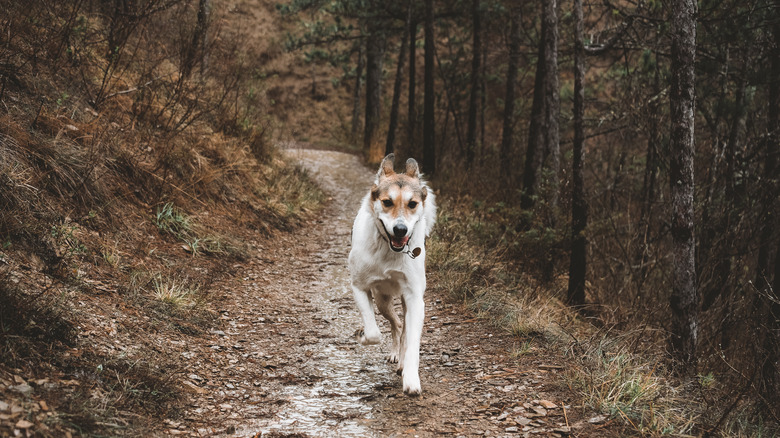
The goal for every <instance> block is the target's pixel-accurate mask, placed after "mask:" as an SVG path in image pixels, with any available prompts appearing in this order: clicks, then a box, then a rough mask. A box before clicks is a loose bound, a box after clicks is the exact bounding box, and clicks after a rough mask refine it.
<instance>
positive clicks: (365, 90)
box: [0, 0, 780, 432]
mask: <svg viewBox="0 0 780 438" xmlns="http://www.w3.org/2000/svg"><path fill="white" fill-rule="evenodd" d="M213 3H214V4H212V0H198V1H187V0H112V1H95V0H71V1H53V0H30V1H27V2H19V1H9V0H0V6H1V9H0V11H1V12H0V102H2V105H3V107H0V124H1V125H0V127H2V129H3V133H2V134H3V135H2V137H0V154H2V155H0V177H2V179H0V202H1V203H2V205H0V206H1V207H2V208H0V232H1V233H2V236H11V237H10V238H9V239H7V240H6V239H5V237H4V242H3V245H6V244H8V245H12V244H13V245H28V246H30V247H33V249H34V251H37V252H38V253H40V254H42V258H43V259H44V262H46V263H47V266H48V264H51V265H52V266H59V264H60V261H61V260H62V259H67V257H69V254H70V253H68V252H63V251H58V250H56V248H54V247H53V245H52V243H51V242H50V240H52V239H48V238H44V237H45V236H46V235H47V233H50V230H53V229H54V228H51V226H50V225H51V221H53V220H54V219H52V218H62V220H63V221H64V220H65V219H64V218H66V217H68V215H70V217H77V215H78V217H87V218H88V219H89V220H91V221H92V222H90V221H89V220H86V219H85V220H84V221H83V222H84V223H86V224H92V225H88V226H90V227H94V228H95V229H98V228H100V224H104V225H105V224H109V223H111V222H112V221H114V222H121V218H122V217H123V210H122V205H123V203H122V202H114V201H115V200H116V199H119V200H132V202H134V203H135V204H137V205H142V206H143V207H144V208H146V209H148V210H150V211H151V210H152V207H150V206H156V205H159V204H161V203H162V202H164V201H166V200H168V199H183V200H184V201H186V202H189V203H191V204H196V203H201V204H202V203H203V202H205V201H208V202H212V201H213V202H215V203H217V204H219V202H222V203H225V204H230V205H231V207H230V208H233V206H234V205H235V204H236V203H238V204H241V205H242V206H243V207H246V209H248V210H250V211H251V215H255V216H257V217H259V218H261V219H262V220H263V221H266V222H268V221H270V222H271V223H272V226H275V227H277V228H282V229H284V228H285V227H286V226H287V225H286V224H287V223H288V222H287V221H288V220H292V219H290V218H284V217H283V216H284V214H282V213H279V211H280V209H279V208H274V206H271V207H265V206H264V205H263V204H262V202H260V201H257V202H255V201H250V200H247V199H249V198H244V197H242V195H241V193H242V192H241V190H242V187H243V188H246V187H249V185H247V184H246V183H245V181H246V179H247V178H249V176H247V175H250V174H251V172H250V170H251V171H252V172H254V171H255V170H256V169H258V168H259V169H261V170H262V169H264V168H263V167H262V164H263V163H266V162H268V161H271V159H272V157H273V153H272V151H271V150H272V149H273V148H272V147H271V131H272V122H271V121H270V116H273V115H274V114H275V113H276V112H284V111H285V110H286V108H284V105H285V104H286V103H284V102H286V101H285V94H288V93H286V92H285V91H284V90H286V89H285V88H278V89H276V94H274V95H273V96H274V99H278V102H276V103H274V102H273V99H270V97H271V94H273V93H271V91H273V90H269V92H268V93H267V94H263V92H261V91H262V90H264V89H265V88H268V87H267V86H266V85H264V84H266V83H267V82H270V81H271V80H272V78H270V77H268V76H266V75H265V73H264V71H265V70H264V67H265V66H266V64H271V63H273V62H274V60H275V58H276V57H278V56H280V55H279V54H280V53H281V52H282V51H283V47H282V46H284V49H288V50H291V51H295V50H300V53H301V54H302V56H303V60H302V61H301V62H302V63H303V64H304V65H305V66H306V67H307V68H310V71H311V79H312V80H311V87H310V88H311V89H310V93H309V94H310V97H311V98H312V102H322V101H325V100H326V99H328V93H327V91H329V90H330V89H340V90H342V92H343V94H344V95H348V96H350V99H349V100H342V101H339V102H345V103H343V104H342V103H335V104H333V105H339V106H344V107H345V108H340V107H334V108H333V111H332V116H333V117H332V120H330V121H329V122H328V124H329V125H333V126H336V127H337V128H339V129H336V130H331V131H330V132H337V136H339V137H340V138H339V140H341V141H342V143H351V144H357V145H359V149H360V150H362V151H363V153H364V154H365V156H366V158H367V159H368V160H369V161H371V162H378V161H379V160H380V159H381V158H382V157H383V156H384V155H385V154H386V153H388V152H391V151H392V152H395V153H396V155H398V156H399V157H398V158H399V159H403V160H405V159H406V157H410V156H411V157H415V158H417V159H418V161H420V162H421V164H422V169H423V171H424V173H425V174H426V175H427V176H428V177H429V178H431V179H432V180H433V184H434V187H435V188H436V189H437V190H440V191H441V192H442V194H444V195H445V196H443V197H441V199H442V201H443V203H444V206H445V209H443V211H446V212H447V215H448V216H446V217H442V218H440V224H439V227H440V228H439V229H440V230H444V229H445V228H444V225H445V222H448V223H449V224H450V228H449V229H452V227H453V226H457V227H460V228H459V229H458V230H457V231H458V233H459V234H463V235H467V236H469V238H470V239H473V240H474V241H479V242H481V243H483V244H484V245H485V247H490V248H491V251H493V255H495V256H496V257H498V258H500V259H501V260H502V261H503V262H505V263H506V265H504V266H508V267H509V268H508V269H512V270H516V271H520V272H523V273H524V275H525V276H526V277H523V278H527V279H531V280H532V281H533V282H538V283H539V284H542V285H544V287H545V289H549V290H551V291H552V294H553V296H554V297H556V298H558V299H559V300H560V301H561V302H564V303H566V304H568V305H571V306H573V307H574V308H575V309H577V310H578V311H579V312H580V313H581V315H582V317H583V318H587V320H588V321H591V322H592V323H593V324H594V325H595V326H597V327H599V328H601V329H602V332H608V333H613V332H614V333H617V334H619V337H621V338H622V339H625V345H626V346H627V348H628V349H629V350H630V351H631V352H632V353H639V354H646V355H648V356H654V355H658V353H659V351H662V352H663V353H664V354H663V355H664V357H665V358H668V359H669V360H664V361H663V364H662V365H663V366H666V365H668V366H669V368H671V369H673V370H676V371H677V372H678V374H679V375H681V376H688V377H691V376H693V380H695V381H698V383H699V384H700V386H699V387H696V388H694V389H692V390H691V391H690V393H691V394H695V395H696V397H697V400H699V401H702V403H703V405H705V407H706V408H709V409H711V411H712V412H713V413H712V414H710V415H708V416H707V415H705V416H702V417H700V419H699V420H697V421H699V423H701V424H700V428H699V429H698V430H701V431H705V432H706V431H707V430H715V429H717V428H718V426H719V425H720V424H721V422H723V421H724V419H725V418H726V417H727V416H728V415H730V413H733V412H735V411H736V410H737V409H744V412H745V415H746V418H750V419H751V421H754V422H759V423H760V422H761V421H763V420H762V419H767V420H772V421H774V422H775V423H777V422H778V417H780V411H778V406H780V396H779V394H780V374H779V372H780V371H779V367H780V294H778V290H780V257H778V252H779V249H780V220H779V218H780V212H778V209H779V208H780V201H778V194H780V186H779V184H780V181H778V179H779V174H780V172H779V171H778V170H779V168H778V160H779V159H780V4H778V3H777V2H776V1H774V0H747V1H746V0H703V1H701V2H700V3H699V4H698V5H696V4H695V3H691V2H674V1H656V0H648V1H645V0H640V1H632V0H625V1H619V2H610V1H609V0H603V1H601V0H598V1H596V0H572V1H561V2H555V1H545V0H539V1H524V2H520V1H507V0H503V1H502V0H436V1H434V0H425V1H413V0H397V1H391V2H388V1H384V0H330V1H321V0H292V1H289V2H285V3H280V4H279V5H277V12H278V13H279V14H280V16H281V18H278V19H279V20H282V21H284V23H285V26H287V27H288V28H291V29H292V28H294V29H295V30H294V31H291V32H290V34H289V36H288V38H287V40H286V41H277V42H275V43H274V44H270V43H269V45H270V46H272V47H270V48H269V49H268V50H267V51H266V55H267V57H264V56H254V55H252V54H251V53H253V52H252V51H251V50H248V49H247V48H251V47H252V46H253V45H257V44H258V43H257V41H256V40H257V39H261V38H262V37H260V36H258V35H256V34H255V35H254V36H252V37H251V38H250V37H248V36H247V35H248V34H247V31H249V34H251V32H259V30H257V29H232V28H224V27H221V25H220V23H221V22H220V21H219V20H217V19H215V18H214V16H213V15H212V14H214V13H215V11H220V10H219V9H218V8H220V7H222V6H224V5H223V4H222V3H220V2H219V1H217V0H213ZM223 9H227V8H223ZM220 12H221V13H231V14H240V13H241V8H240V7H238V6H236V7H235V9H231V10H229V11H226V10H221V11H220ZM673 18H674V20H673ZM274 19H275V20H276V19H277V18H276V17H275V18H274ZM298 24H300V26H299V25H298ZM694 31H695V33H694ZM694 35H695V38H694ZM253 38H254V40H253ZM322 66H330V67H331V68H335V69H337V71H339V72H340V73H341V75H340V76H338V77H333V78H329V79H330V80H331V85H332V87H331V88H330V89H329V90H325V88H326V87H327V85H323V83H322V81H318V80H316V79H317V78H316V77H315V76H316V74H319V72H320V70H319V68H320V67H322ZM277 73H278V72H277ZM301 77H304V78H305V76H301ZM301 80H302V79H300V78H299V77H295V81H296V83H298V82H300V81H301ZM691 87H693V90H695V94H691V91H693V90H692V89H691ZM62 90H70V91H71V92H70V93H69V92H62ZM279 90H282V91H279ZM76 93H78V94H77V95H76ZM694 99H695V106H692V105H693V104H694ZM77 100H78V105H76V103H75V102H76V101H77ZM312 105H314V104H312ZM76 107H78V108H79V109H78V111H76V110H74V108H76ZM83 108H88V110H83ZM287 109H289V108H287ZM339 114H348V115H349V116H348V117H346V119H344V118H343V119H342V120H337V117H336V116H337V115H339ZM673 114H674V116H672V115H673ZM277 115H278V114H277ZM109 117H110V118H109ZM112 122H113V123H112ZM70 126H72V127H73V128H74V129H75V130H74V129H71V128H70ZM204 126H205V127H204ZM692 127H693V131H691V128H692ZM120 140H121V141H120ZM120 143H122V144H126V145H125V146H123V147H115V145H117V144H120ZM243 145H248V146H249V147H248V150H249V153H250V154H251V156H252V157H254V158H252V160H254V161H253V163H252V165H251V166H244V165H243V164H245V162H246V160H247V159H248V158H247V157H244V156H243V155H242V152H241V151H242V150H243V149H242V148H243ZM193 163H196V164H193ZM202 163H212V164H213V166H212V167H209V166H206V165H205V164H202ZM235 163H241V164H242V165H240V166H237V165H234V164H235ZM258 166H260V167H258ZM249 168H252V169H250V170H247V169H249ZM20 169H33V170H34V171H31V172H28V171H27V170H20ZM36 172H38V173H36ZM265 176H266V179H265V180H263V181H264V183H263V184H266V185H267V186H269V187H271V186H274V184H277V185H278V184H279V183H278V182H275V181H277V180H278V179H279V178H278V175H277V174H272V173H269V172H266V175H265ZM299 176H300V175H295V178H298V177H299ZM285 181H287V180H285ZM281 185H282V186H283V187H282V188H281V189H279V190H278V191H279V192H283V193H289V192H290V190H289V186H290V185H292V183H289V184H288V182H285V183H283V184H281ZM31 186H35V187H40V188H41V190H40V191H33V190H32V189H30V188H29V187H31ZM182 187H184V188H185V189H186V191H185V190H182V189H181V188H182ZM117 193H119V195H117ZM190 193H192V194H194V195H190ZM255 195H257V196H258V197H259V199H267V198H268V196H267V193H266V192H263V191H261V192H258V193H255ZM691 195H692V196H691ZM176 197H178V198H176ZM236 199H237V200H236ZM66 201H67V202H66ZM109 201H110V202H109ZM59 202H61V203H62V205H64V204H66V203H67V204H68V206H67V209H66V208H65V207H63V208H60V207H61V205H60V204H58V203H59ZM128 202H130V201H128ZM219 205H222V204H219ZM243 207H242V208H243ZM225 209H226V211H232V210H230V209H228V208H227V207H225ZM61 210H62V211H67V214H66V213H63V212H62V211H61ZM92 211H97V212H98V213H100V214H99V215H98V219H94V220H92V219H91V218H92V216H89V215H90V214H91V212H92ZM284 211H287V210H284ZM296 217H297V216H296ZM269 218H270V219H269ZM58 220H59V219H58ZM63 223H65V222H63ZM265 231H267V230H265ZM439 233H440V234H439V238H442V236H443V235H444V232H443V231H439ZM41 236H44V237H41ZM55 237H56V236H55ZM47 239H48V240H47ZM60 240H62V239H60ZM694 242H695V246H693V243H694ZM50 259H51V260H50ZM50 262H51V263H50ZM479 269H480V268H474V271H475V272H477V271H479ZM479 272H481V271H479ZM499 274H501V275H503V273H499ZM491 275H494V274H491ZM480 278H481V277H480ZM484 278H488V277H487V276H485V277H484ZM507 278H510V276H509V275H507ZM518 289H519V288H515V289H512V290H518ZM464 293H465V294H468V293H471V292H470V289H466V290H465V292H464ZM534 293H536V292H534ZM5 309H8V307H6V308H5ZM5 309H4V310H5ZM572 336H573V337H574V338H575V344H577V345H579V343H580V341H584V340H582V339H577V336H578V335H577V334H572ZM650 374H653V373H652V372H650ZM713 380H714V381H717V383H718V384H717V385H712V382H713ZM705 387H706V388H707V389H708V391H704V390H702V388H705ZM712 388H716V389H714V390H713V389H712ZM686 396H687V395H686ZM671 397H673V398H674V397H675V396H674V395H672V396H671ZM613 414H614V415H615V416H616V417H618V416H619V414H618V413H613ZM756 419H758V420H756Z"/></svg>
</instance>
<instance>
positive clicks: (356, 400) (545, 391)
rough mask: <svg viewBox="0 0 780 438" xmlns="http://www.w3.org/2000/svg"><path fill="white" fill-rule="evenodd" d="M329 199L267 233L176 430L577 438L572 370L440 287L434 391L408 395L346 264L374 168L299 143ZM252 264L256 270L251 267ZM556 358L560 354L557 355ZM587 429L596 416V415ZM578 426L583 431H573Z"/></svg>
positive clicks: (431, 302) (427, 387) (427, 368)
mask: <svg viewBox="0 0 780 438" xmlns="http://www.w3.org/2000/svg"><path fill="white" fill-rule="evenodd" d="M286 153H287V154H288V155H289V156H290V157H292V158H293V159H294V160H297V161H298V162H300V163H301V164H302V165H303V166H304V167H305V168H306V169H308V171H309V172H310V174H311V176H312V177H313V178H314V179H315V180H316V181H318V182H319V183H320V184H321V185H322V187H323V189H324V190H325V191H326V193H327V194H328V196H329V198H330V199H329V202H328V206H327V207H326V209H325V210H324V212H323V213H322V214H321V216H320V217H319V218H317V219H316V220H313V221H311V222H310V223H309V224H307V225H306V226H304V227H302V228H301V229H300V230H299V231H297V232H296V233H294V234H281V233H280V235H279V236H275V237H274V238H273V239H270V240H268V241H262V242H254V243H253V246H254V248H256V252H255V253H254V254H253V256H252V257H251V258H250V260H249V261H248V262H247V263H246V266H245V270H244V271H243V272H244V274H243V277H242V278H241V279H240V280H241V282H240V286H239V287H235V286H233V288H232V289H231V290H229V291H225V292H226V294H227V295H228V296H229V297H230V298H229V299H228V300H226V303H225V304H224V308H223V309H220V319H221V321H220V322H221V324H220V329H219V330H212V333H210V334H209V335H208V336H206V337H205V338H206V339H204V342H203V343H201V344H199V345H190V346H188V348H187V351H186V352H184V353H182V355H183V356H184V357H185V358H186V359H187V362H188V365H187V369H188V373H189V375H188V376H186V379H185V384H186V385H187V386H189V387H190V388H191V389H192V397H191V400H188V402H187V404H186V410H185V412H184V413H183V416H182V419H181V421H177V422H173V421H172V422H170V424H166V425H165V426H166V427H167V429H166V432H167V433H168V434H177V435H179V434H181V435H184V434H189V435H192V436H242V437H244V436H246V437H262V436H314V437H331V436H332V437H372V436H375V437H389V436H434V435H436V436H439V435H446V436H565V435H568V434H570V433H573V434H575V435H577V436H584V435H590V434H588V433H585V432H586V429H587V427H585V426H584V425H583V423H584V422H583V421H579V423H578V424H574V422H576V421H578V419H581V417H582V413H580V414H579V415H578V414H577V413H575V411H577V410H576V409H574V410H572V409H571V407H568V406H567V407H566V409H567V410H568V412H565V410H564V408H563V406H566V405H567V403H568V402H569V401H568V400H566V399H565V398H566V395H565V392H562V391H561V384H560V383H559V382H560V376H559V370H558V367H556V366H555V364H550V363H549V362H545V361H544V360H542V359H540V358H534V357H527V356H523V357H521V358H513V357H511V354H510V352H511V351H512V349H513V348H515V347H517V346H516V345H514V344H513V342H514V341H513V339H511V337H509V336H507V335H503V334H500V333H499V332H498V331H497V330H496V331H495V332H494V331H493V329H492V328H491V327H490V326H488V325H486V324H485V323H483V322H481V321H479V320H477V319H476V318H474V317H473V316H472V315H469V314H467V313H465V312H464V311H463V309H462V306H460V305H459V304H457V303H451V302H449V301H448V299H447V297H444V296H436V295H435V294H433V293H430V291H429V292H427V293H426V299H425V301H426V319H425V328H424V331H423V339H422V348H421V369H420V377H421V381H422V385H423V395H422V397H419V398H410V397H407V396H405V395H404V394H403V392H402V390H401V380H400V377H398V376H396V375H395V372H394V366H393V365H391V364H386V363H385V361H384V356H385V354H386V353H387V352H388V350H389V346H388V332H389V328H388V327H387V325H386V324H384V322H385V321H384V320H383V319H382V318H379V320H380V328H381V329H382V332H383V342H382V344H381V345H379V346H371V347H364V346H361V345H359V344H357V342H356V341H355V339H354V337H353V334H354V332H355V330H356V329H357V328H360V318H359V315H358V312H357V309H356V308H355V306H354V304H353V300H352V295H351V290H350V289H349V274H348V271H347V266H346V260H347V254H348V252H349V237H350V230H351V225H352V220H353V218H354V215H355V213H356V212H357V208H358V206H359V201H360V198H361V197H362V196H363V195H364V194H365V193H366V191H367V190H368V189H369V187H370V185H371V181H372V179H373V172H371V171H370V170H368V169H366V168H365V167H364V166H363V165H362V164H361V163H360V162H359V160H358V159H357V158H356V157H354V156H352V155H348V154H344V153H338V152H329V151H318V150H305V149H288V150H287V151H286ZM242 269H243V268H242ZM547 360H548V361H549V360H550V359H547ZM584 424H587V423H584ZM567 425H568V426H574V428H570V429H567V428H566V427H567Z"/></svg>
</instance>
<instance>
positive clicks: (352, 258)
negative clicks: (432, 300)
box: [349, 170, 436, 395]
mask: <svg viewBox="0 0 780 438" xmlns="http://www.w3.org/2000/svg"><path fill="white" fill-rule="evenodd" d="M381 174H382V172H381V170H380V173H379V174H378V175H377V180H376V181H375V183H378V182H379V178H380V177H381ZM421 184H422V186H423V187H425V188H426V190H427V196H426V198H425V200H424V201H423V202H422V203H421V204H420V205H418V207H417V209H416V211H415V212H414V214H410V215H407V216H405V217H403V218H401V219H398V218H395V220H396V221H399V220H400V221H402V222H403V223H404V224H405V225H406V226H407V227H408V228H409V233H408V235H411V237H410V239H409V242H408V244H407V245H408V246H407V248H406V249H405V251H404V252H395V251H393V250H391V249H390V244H389V243H388V241H387V237H386V235H384V234H383V233H384V232H385V231H384V230H383V229H382V228H388V227H389V229H387V232H390V233H392V227H393V224H392V223H390V222H389V221H390V218H385V217H384V214H383V213H382V205H381V202H380V201H379V200H378V199H377V200H376V201H372V197H371V193H369V194H367V195H366V196H365V197H364V198H363V201H362V203H361V205H360V210H359V211H358V214H357V217H356V218H355V223H354V225H353V227H352V250H351V251H350V253H349V270H350V276H351V279H352V291H353V294H354V297H355V302H356V304H357V307H358V309H359V310H360V313H361V315H362V317H363V326H364V329H363V331H362V332H361V331H358V341H359V342H360V343H361V344H363V345H372V344H378V343H379V337H380V333H379V327H378V326H377V323H376V318H375V315H374V306H373V302H374V301H376V304H377V308H378V309H379V312H380V313H381V314H382V315H383V316H384V317H385V318H386V319H387V320H388V321H389V322H390V330H391V336H392V341H393V345H392V350H391V352H390V355H389V356H388V360H389V361H390V362H398V366H397V372H398V373H399V374H401V375H402V376H403V390H404V392H405V393H407V394H410V395H419V394H420V393H421V391H422V389H421V386H420V376H419V364H420V337H421V336H422V329H423V319H424V317H425V305H424V302H423V294H424V292H425V238H426V237H427V236H428V235H429V234H430V232H431V229H432V228H433V224H434V222H435V220H436V202H435V197H434V194H433V191H432V190H431V189H430V188H429V187H428V186H427V184H426V183H425V182H421ZM404 201H405V202H408V200H407V199H404ZM380 219H385V220H380ZM418 247H419V248H420V249H421V250H422V251H421V253H420V255H419V256H418V257H416V258H414V259H413V258H412V257H410V255H409V254H408V253H407V252H406V251H410V250H412V249H414V248H418ZM395 297H400V298H401V300H402V304H403V308H404V316H403V317H404V323H403V324H402V323H401V321H400V320H399V318H398V315H397V314H396V312H395V310H394V307H393V299H394V298H395Z"/></svg>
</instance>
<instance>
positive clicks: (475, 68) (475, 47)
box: [466, 0, 482, 168]
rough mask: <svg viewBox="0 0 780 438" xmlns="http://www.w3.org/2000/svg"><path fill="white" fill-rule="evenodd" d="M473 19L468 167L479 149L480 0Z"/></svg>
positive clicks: (474, 6) (475, 3) (476, 1)
mask: <svg viewBox="0 0 780 438" xmlns="http://www.w3.org/2000/svg"><path fill="white" fill-rule="evenodd" d="M471 21H472V29H473V32H472V34H473V40H472V50H471V95H470V97H469V118H468V122H467V123H468V128H467V131H466V167H467V168H471V166H472V165H473V164H474V153H475V151H476V149H477V106H478V102H479V94H480V90H479V87H480V80H479V76H480V64H481V63H482V41H481V34H482V28H481V27H482V26H481V23H480V12H479V0H471Z"/></svg>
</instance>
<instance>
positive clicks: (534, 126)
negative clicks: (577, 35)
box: [520, 21, 547, 210]
mask: <svg viewBox="0 0 780 438" xmlns="http://www.w3.org/2000/svg"><path fill="white" fill-rule="evenodd" d="M545 27H546V21H542V32H541V39H540V40H539V54H538V58H537V60H536V77H535V78H534V98H533V103H531V116H530V119H531V120H530V122H529V125H528V146H527V147H526V150H525V165H524V166H523V193H522V196H521V198H520V208H522V209H523V210H529V209H531V208H533V206H534V204H535V203H536V195H537V192H538V191H539V178H538V175H539V170H540V169H541V167H542V151H541V150H540V149H541V148H542V147H544V131H545V129H546V127H545V126H544V122H545V118H544V113H545V109H544V106H545V99H544V91H545V56H544V50H545V43H544V35H545V34H546V33H547V32H546V30H545Z"/></svg>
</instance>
